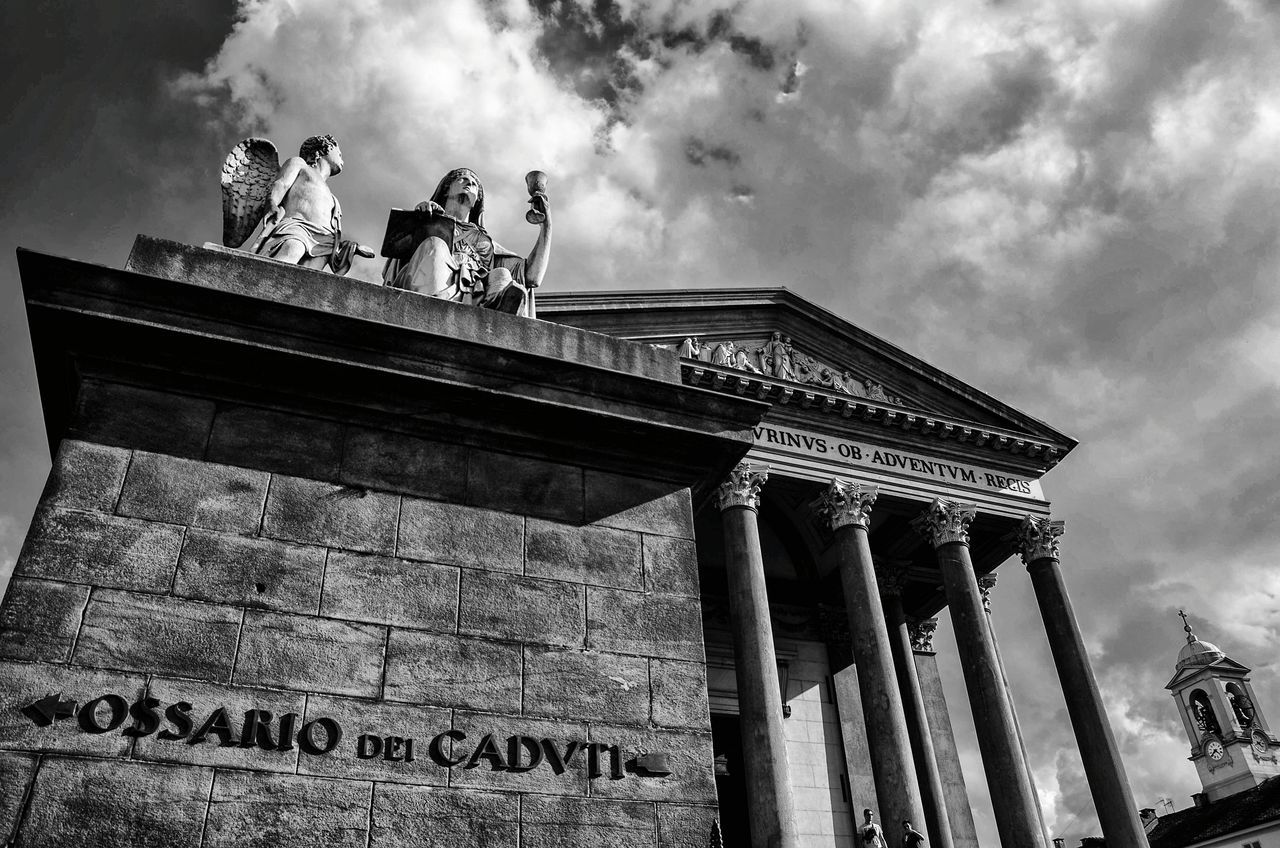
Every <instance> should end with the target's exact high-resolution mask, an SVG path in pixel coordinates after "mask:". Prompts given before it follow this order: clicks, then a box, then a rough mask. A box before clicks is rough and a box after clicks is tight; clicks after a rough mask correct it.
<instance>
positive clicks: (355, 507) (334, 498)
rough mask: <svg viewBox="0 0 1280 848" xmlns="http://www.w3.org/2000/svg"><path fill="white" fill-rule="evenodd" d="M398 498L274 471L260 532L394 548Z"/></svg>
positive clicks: (368, 548)
mask: <svg viewBox="0 0 1280 848" xmlns="http://www.w3.org/2000/svg"><path fill="white" fill-rule="evenodd" d="M399 500H400V499H399V498H398V497H397V496H395V495H388V494H385V493H383V492H370V491H366V490H364V489H355V488H352V487H350V486H335V485H331V484H329V483H320V482H316V481H315V480H304V479H302V478H300V477H284V476H281V475H276V476H275V477H273V478H272V480H271V490H270V492H269V493H268V494H267V513H266V519H265V521H264V523H263V534H264V535H266V536H272V537H274V538H277V539H285V540H288V541H291V542H303V543H305V544H312V545H327V546H329V547H332V548H346V549H348V550H353V551H363V552H364V553H371V554H394V553H395V544H396V514H397V513H398V512H399V506H400V505H399Z"/></svg>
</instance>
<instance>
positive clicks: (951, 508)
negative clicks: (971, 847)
mask: <svg viewBox="0 0 1280 848" xmlns="http://www.w3.org/2000/svg"><path fill="white" fill-rule="evenodd" d="M976 514H977V508H976V507H974V506H972V505H961V504H956V503H952V502H950V501H944V500H942V499H940V498H939V499H938V500H935V501H934V502H933V503H932V504H931V505H930V506H929V508H928V509H927V510H925V511H924V513H923V514H922V515H921V516H920V518H919V519H918V521H919V526H920V527H921V529H922V530H923V531H924V532H925V534H926V535H927V536H928V537H929V539H930V540H931V541H932V542H933V546H934V548H935V550H936V551H937V556H938V568H939V570H940V571H941V572H942V584H943V588H944V589H945V591H946V595H947V606H948V607H949V608H950V610H951V624H952V628H953V629H954V630H955V634H956V648H957V652H958V653H959V656H960V665H961V668H962V669H963V670H964V682H965V688H966V689H967V690H968V693H969V704H970V706H971V707H972V709H973V721H974V725H975V726H976V729H977V732H978V750H979V751H981V752H982V767H983V770H984V771H985V772H986V775H987V786H988V787H989V788H990V790H991V798H992V801H993V805H992V806H993V807H994V809H995V817H996V829H997V830H998V831H999V834H1000V844H1001V845H1005V846H1009V848H1013V846H1017V848H1045V841H1044V832H1043V831H1042V830H1041V828H1040V817H1039V814H1038V811H1037V808H1036V799H1035V788H1034V786H1033V785H1032V783H1031V775H1030V774H1029V773H1028V771H1027V766H1026V763H1025V762H1024V761H1023V759H1022V750H1021V749H1020V748H1019V747H1018V733H1017V728H1016V727H1015V726H1014V723H1013V709H1012V708H1011V706H1010V704H1009V693H1008V690H1007V689H1006V688H1005V686H1004V678H1003V677H1002V676H1001V674H1000V660H999V659H998V658H997V657H996V652H995V643H994V642H993V641H992V640H991V637H990V634H989V633H988V632H987V621H986V613H985V612H983V609H982V597H981V595H979V593H978V580H977V577H975V576H974V573H973V562H972V561H971V560H970V559H969V523H970V522H971V521H972V520H973V517H974V515H976Z"/></svg>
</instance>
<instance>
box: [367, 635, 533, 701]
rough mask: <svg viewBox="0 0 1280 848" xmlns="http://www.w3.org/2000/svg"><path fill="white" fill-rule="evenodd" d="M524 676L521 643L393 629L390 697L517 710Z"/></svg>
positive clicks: (389, 656)
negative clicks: (522, 676)
mask: <svg viewBox="0 0 1280 848" xmlns="http://www.w3.org/2000/svg"><path fill="white" fill-rule="evenodd" d="M520 680H521V657H520V646H519V645H518V644H515V643H512V642H491V641H489V640H487V639H471V638H467V637H464V636H446V635H439V634H434V633H423V632H421V631H416V630H401V629H399V628H392V629H391V636H390V639H389V640H388V642H387V675H386V683H385V686H384V694H383V697H384V698H386V699H387V700H388V701H404V702H408V703H414V704H438V705H440V706H446V707H449V706H456V707H466V708H470V709H476V710H494V711H496V712H510V713H519V712H520Z"/></svg>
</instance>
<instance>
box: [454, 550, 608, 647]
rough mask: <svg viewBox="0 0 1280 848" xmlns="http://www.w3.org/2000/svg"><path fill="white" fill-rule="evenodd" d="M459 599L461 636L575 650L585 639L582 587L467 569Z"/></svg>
mask: <svg viewBox="0 0 1280 848" xmlns="http://www.w3.org/2000/svg"><path fill="white" fill-rule="evenodd" d="M460 598H461V600H460V602H459V605H458V606H459V613H458V632H459V633H464V634H468V635H472V636H489V637H492V638H498V639H513V640H518V641H523V642H537V643H540V644H546V645H577V646H579V647H581V646H582V643H583V640H584V638H585V637H586V632H587V631H586V590H585V588H584V587H582V586H578V585H574V584H572V583H561V582H560V581H558V580H539V579H536V578H531V577H519V576H517V575H513V574H498V573H495V572H488V571H472V570H470V569H467V570H464V571H463V572H462V588H461V592H460Z"/></svg>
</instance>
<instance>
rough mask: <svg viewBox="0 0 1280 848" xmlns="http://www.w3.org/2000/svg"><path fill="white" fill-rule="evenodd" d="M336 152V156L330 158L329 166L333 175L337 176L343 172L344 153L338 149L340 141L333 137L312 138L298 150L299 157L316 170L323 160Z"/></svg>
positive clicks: (316, 136)
mask: <svg viewBox="0 0 1280 848" xmlns="http://www.w3.org/2000/svg"><path fill="white" fill-rule="evenodd" d="M335 151H336V155H335V156H333V157H332V158H330V160H329V166H330V168H331V169H332V170H331V173H333V174H337V173H338V172H339V171H341V170H342V151H341V150H339V149H338V140H337V139H336V138H334V137H333V136H331V135H313V136H311V138H309V139H307V140H306V141H304V142H302V147H299V148H298V156H299V158H301V159H302V161H303V162H306V163H307V164H308V165H310V166H311V167H313V168H314V167H315V166H316V165H317V164H318V163H319V162H320V160H321V159H323V158H324V157H326V156H328V155H329V154H330V153H333V152H335Z"/></svg>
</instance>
